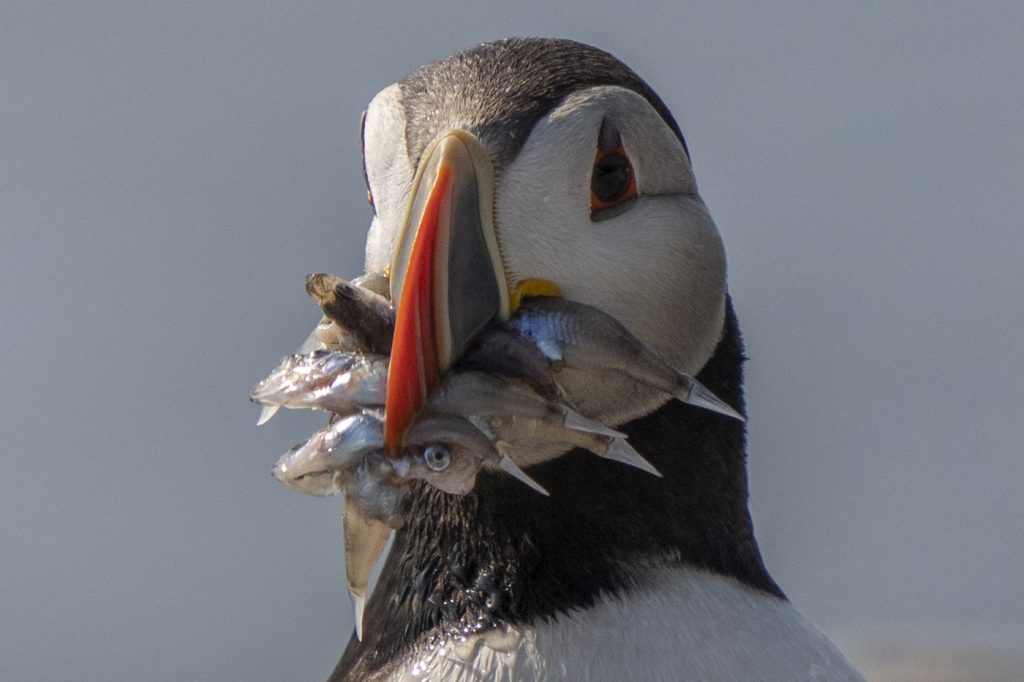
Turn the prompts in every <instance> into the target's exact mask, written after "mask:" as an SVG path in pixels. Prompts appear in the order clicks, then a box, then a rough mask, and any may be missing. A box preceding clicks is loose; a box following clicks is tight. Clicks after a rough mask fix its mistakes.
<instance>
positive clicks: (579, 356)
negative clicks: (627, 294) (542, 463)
mask: <svg viewBox="0 0 1024 682" xmlns="http://www.w3.org/2000/svg"><path fill="white" fill-rule="evenodd" d="M505 326H506V328H507V329H509V330H511V331H513V332H515V333H516V334H518V335H519V336H521V337H523V338H525V339H528V340H529V341H531V342H532V343H534V344H535V345H536V346H537V348H538V349H539V350H540V352H541V353H542V354H543V355H544V356H545V357H546V358H547V359H548V360H549V361H550V362H551V364H552V367H553V368H554V369H555V373H556V378H557V379H558V381H559V384H560V385H561V386H562V388H563V389H565V391H566V393H567V394H568V395H569V397H570V398H571V399H573V402H574V403H576V404H578V405H579V407H580V408H581V409H582V410H583V411H584V412H586V413H587V414H588V415H590V416H591V417H593V418H596V419H600V420H601V421H607V420H606V419H605V418H604V413H605V412H606V411H608V412H614V411H615V408H616V406H617V405H618V404H619V403H621V402H623V399H622V396H621V395H619V394H617V393H616V392H615V391H610V392H609V391H604V395H602V391H600V390H597V389H595V382H597V383H600V382H601V378H602V375H605V376H608V375H609V374H615V375H619V376H620V377H622V376H624V377H627V378H628V379H630V380H631V381H632V382H635V384H637V385H638V386H640V387H647V388H648V389H650V390H651V391H653V392H655V393H658V394H662V395H664V396H665V397H668V396H671V397H673V398H675V399H677V400H681V401H682V402H684V403H687V404H690V405H695V406H697V407H702V408H704V409H707V410H711V411H713V412H718V413H720V414H724V415H726V416H728V417H732V418H733V419H738V420H740V421H745V419H744V417H743V415H741V414H740V413H738V412H737V411H736V410H734V409H733V408H732V407H730V406H729V405H727V404H726V403H724V402H723V401H722V400H720V399H719V398H718V397H717V396H716V395H715V394H714V393H712V392H711V391H710V390H708V389H707V388H706V387H705V386H704V385H703V384H701V383H700V382H699V381H697V380H696V379H694V378H693V377H691V376H688V375H686V374H683V373H681V372H677V371H676V370H675V369H674V368H673V367H672V366H671V365H669V364H668V363H667V362H666V361H665V360H664V359H662V358H661V357H660V356H659V355H658V354H657V353H655V352H654V351H652V350H651V349H650V348H648V347H647V346H646V345H644V343H643V342H642V341H640V340H639V339H638V338H636V337H635V336H633V334H631V333H630V331H629V330H628V329H626V327H625V326H623V325H622V323H620V322H619V321H618V320H616V319H615V318H613V317H612V316H610V315H608V314H607V313H604V312H603V311H601V310H599V309H598V308H595V307H593V306H589V305H585V304H583V303H578V302H575V301H569V300H567V299H564V298H558V297H534V298H529V299H524V301H523V303H522V304H521V305H520V307H519V308H518V309H517V310H516V312H515V314H514V315H513V316H512V317H511V318H510V319H509V320H508V321H507V322H506V323H505ZM565 370H569V371H568V372H566V371H565ZM584 395H585V396H586V400H583V399H582V397H583V396H584ZM578 396H579V397H580V399H579V400H577V398H578ZM595 396H597V397H596V399H595ZM632 397H634V398H635V397H636V396H632ZM588 404H590V405H594V407H592V408H590V409H587V407H586V405H588Z"/></svg>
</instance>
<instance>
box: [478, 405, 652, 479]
mask: <svg viewBox="0 0 1024 682" xmlns="http://www.w3.org/2000/svg"><path fill="white" fill-rule="evenodd" d="M470 421H471V422H472V423H473V424H474V425H476V426H477V428H479V429H480V431H482V432H483V433H484V434H485V435H486V436H488V438H490V440H491V441H492V442H493V443H494V445H495V447H496V448H497V450H498V451H499V452H500V453H501V454H503V455H505V456H506V457H508V458H509V459H511V460H514V461H516V462H519V463H520V464H522V465H523V466H530V465H532V464H536V463H539V462H543V461H546V460H549V459H553V458H554V457H557V456H559V455H561V454H563V453H564V452H565V451H566V450H568V449H570V448H574V447H577V448H583V449H585V450H589V451H590V452H591V453H593V454H595V455H597V456H598V457H603V458H605V459H610V460H614V461H616V462H621V463H623V464H627V465H629V466H632V467H636V468H637V469H640V470H641V471H645V472H647V473H649V474H653V475H654V476H659V477H660V476H661V472H659V471H658V470H657V469H656V468H655V467H654V465H653V464H651V463H650V462H648V461H647V460H646V459H645V458H644V456H643V455H641V454H640V453H639V452H637V451H636V449H635V448H634V447H633V446H632V445H630V444H629V442H627V440H626V438H625V436H624V435H623V434H621V433H618V432H615V431H610V430H606V432H605V433H597V432H594V431H585V430H579V429H573V428H569V427H566V426H562V425H559V424H555V423H553V422H551V421H545V420H542V419H530V418H523V417H518V416H510V415H494V416H491V417H489V418H480V417H471V418H470Z"/></svg>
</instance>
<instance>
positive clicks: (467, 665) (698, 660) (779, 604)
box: [389, 568, 864, 682]
mask: <svg viewBox="0 0 1024 682" xmlns="http://www.w3.org/2000/svg"><path fill="white" fill-rule="evenodd" d="M654 585H655V586H654V587H651V588H645V589H639V590H636V591H634V592H632V593H630V594H628V595H626V596H625V597H624V598H622V599H616V598H605V599H603V600H601V601H600V602H599V603H598V604H597V605H596V606H594V607H593V608H590V609H586V610H580V611H575V612H573V613H571V614H563V615H561V616H559V617H558V618H556V619H554V620H552V621H550V622H547V623H542V624H540V625H537V626H535V627H530V628H524V629H522V630H521V631H518V632H501V633H490V634H489V635H485V636H483V637H475V638H473V639H472V640H469V641H465V642H461V643H456V642H448V643H445V644H441V645H439V646H437V647H435V648H434V649H433V650H432V651H424V652H421V653H420V654H418V655H417V656H415V657H414V658H413V660H412V661H411V662H410V663H407V664H406V665H405V666H404V668H403V669H401V670H398V671H396V672H395V674H394V675H393V676H392V677H390V678H389V679H391V680H396V681H397V680H403V681H412V680H435V681H438V682H440V681H442V680H443V681H444V682H514V681H516V682H518V681H521V680H536V681H538V682H539V681H548V682H623V681H626V680H642V681H644V682H668V681H675V680H707V681H712V680H722V681H725V680H736V681H741V682H752V681H756V680H764V681H776V680H778V681H779V682H793V681H798V680H814V681H816V682H818V681H820V682H825V681H828V682H842V681H845V680H863V679H864V678H863V677H862V676H861V675H860V674H859V673H858V672H857V671H856V670H855V669H854V668H853V666H852V665H851V664H850V662H849V661H848V660H847V659H846V658H845V657H844V656H843V654H842V653H841V652H840V651H839V650H838V649H837V648H836V647H835V645H834V644H832V642H831V641H829V639H828V638H827V637H826V636H825V635H824V634H822V633H821V632H820V631H818V630H817V629H815V627H814V626H813V625H811V624H810V623H809V622H808V621H807V620H806V619H804V618H803V617H802V616H801V615H800V614H799V613H797V611H796V609H794V608H793V606H792V605H791V604H790V603H789V602H786V601H783V600H780V599H776V598H775V597H772V596H770V595H767V594H765V593H763V592H759V591H757V590H754V589H751V588H749V587H746V586H744V585H742V584H741V583H739V582H737V581H736V580H734V579H732V578H728V577H724V576H721V575H717V574H712V573H707V572H704V571H698V570H696V569H684V570H680V569H678V568H673V569H663V570H661V571H659V572H658V579H657V580H656V582H655V583H654Z"/></svg>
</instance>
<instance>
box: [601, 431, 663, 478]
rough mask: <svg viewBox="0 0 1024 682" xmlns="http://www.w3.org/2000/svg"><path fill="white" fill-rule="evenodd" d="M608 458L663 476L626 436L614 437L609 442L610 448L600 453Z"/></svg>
mask: <svg viewBox="0 0 1024 682" xmlns="http://www.w3.org/2000/svg"><path fill="white" fill-rule="evenodd" d="M600 456H601V457H604V458H606V459H612V460H615V461H616V462H622V463H623V464H628V465H629V466H632V467H636V468H637V469H640V470H641V471H646V472H647V473H649V474H653V475H655V476H657V477H659V478H661V472H660V471H658V470H657V469H655V468H654V465H653V464H651V463H650V462H648V461H647V460H646V459H644V456H643V455H641V454H640V453H639V452H637V451H636V448H634V447H633V446H632V445H630V444H629V443H628V442H626V439H625V438H613V439H612V441H611V442H610V443H608V449H607V450H605V451H604V452H603V453H601V455H600Z"/></svg>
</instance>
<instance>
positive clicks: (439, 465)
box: [423, 445, 452, 471]
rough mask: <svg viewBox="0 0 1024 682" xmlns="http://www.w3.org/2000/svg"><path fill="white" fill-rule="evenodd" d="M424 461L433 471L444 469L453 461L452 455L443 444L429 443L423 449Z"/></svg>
mask: <svg viewBox="0 0 1024 682" xmlns="http://www.w3.org/2000/svg"><path fill="white" fill-rule="evenodd" d="M423 462H424V463H425V464H426V465H427V467H428V468H430V469H431V470H432V471H444V470H445V469H447V468H448V465H449V464H451V463H452V455H451V453H450V452H448V448H446V447H445V446H443V445H428V446H427V447H425V448H424V449H423Z"/></svg>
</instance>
